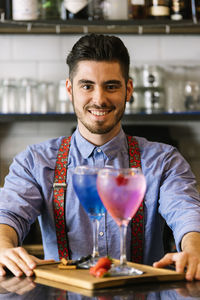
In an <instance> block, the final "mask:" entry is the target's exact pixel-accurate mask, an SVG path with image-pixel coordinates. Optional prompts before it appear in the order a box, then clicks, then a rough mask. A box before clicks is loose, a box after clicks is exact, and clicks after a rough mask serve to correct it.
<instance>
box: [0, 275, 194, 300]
mask: <svg viewBox="0 0 200 300" xmlns="http://www.w3.org/2000/svg"><path fill="white" fill-rule="evenodd" d="M21 299H23V300H49V299H50V300H64V299H66V300H67V299H72V300H76V299H77V300H78V299H84V300H86V299H97V300H111V299H115V300H129V299H133V300H146V299H147V300H154V299H155V300H158V299H159V300H160V299H161V300H170V299H173V300H175V299H200V281H199V282H198V281H194V282H186V281H174V282H165V283H162V282H157V283H140V284H135V285H131V286H130V285H129V286H121V287H117V288H116V287H115V288H109V289H99V290H95V291H88V290H86V289H84V288H81V289H80V288H76V287H72V286H68V285H65V284H61V283H56V282H51V281H49V280H45V279H40V278H35V277H31V278H27V277H22V278H17V277H14V276H6V277H0V300H21Z"/></svg>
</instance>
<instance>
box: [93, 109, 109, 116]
mask: <svg viewBox="0 0 200 300" xmlns="http://www.w3.org/2000/svg"><path fill="white" fill-rule="evenodd" d="M90 113H91V114H92V115H95V116H105V115H107V114H108V113H109V111H98V110H90Z"/></svg>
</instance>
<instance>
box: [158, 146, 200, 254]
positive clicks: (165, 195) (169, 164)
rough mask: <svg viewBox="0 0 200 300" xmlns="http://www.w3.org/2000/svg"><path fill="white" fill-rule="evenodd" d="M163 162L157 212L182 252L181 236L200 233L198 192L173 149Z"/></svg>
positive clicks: (181, 159) (184, 162) (193, 180)
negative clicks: (170, 230)
mask: <svg viewBox="0 0 200 300" xmlns="http://www.w3.org/2000/svg"><path fill="white" fill-rule="evenodd" d="M163 165H164V167H163V172H162V176H161V182H160V195H159V196H160V197H159V204H160V205H159V212H160V213H161V215H162V216H163V218H164V219H165V220H166V222H167V224H168V226H169V227H170V228H171V229H172V231H173V234H174V238H175V242H176V247H177V250H178V251H181V247H180V245H181V240H182V238H183V236H184V235H185V234H186V233H188V232H192V231H197V232H200V199H199V193H198V191H197V188H196V179H195V176H194V174H193V173H192V171H191V168H190V166H189V164H188V163H187V162H186V160H185V159H184V158H183V157H182V155H181V154H180V153H179V152H178V151H177V149H176V148H174V147H171V148H170V151H168V154H167V155H166V157H165V161H164V162H163Z"/></svg>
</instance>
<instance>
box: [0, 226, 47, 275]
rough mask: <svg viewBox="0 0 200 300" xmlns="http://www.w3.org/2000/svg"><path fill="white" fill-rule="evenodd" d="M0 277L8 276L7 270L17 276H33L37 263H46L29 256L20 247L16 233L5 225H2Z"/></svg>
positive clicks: (0, 233)
mask: <svg viewBox="0 0 200 300" xmlns="http://www.w3.org/2000/svg"><path fill="white" fill-rule="evenodd" d="M0 237H1V243H0V276H4V275H6V270H5V268H7V269H9V270H10V271H11V272H12V273H13V274H14V275H15V276H17V277H19V276H21V275H23V273H24V274H25V275H26V276H32V275H33V269H34V268H35V267H36V265H37V263H42V262H44V261H43V260H41V259H38V258H37V257H34V256H32V255H29V254H28V253H27V251H26V250H25V249H24V248H23V247H18V236H17V233H16V231H15V230H14V229H13V228H12V227H10V226H8V225H4V224H0Z"/></svg>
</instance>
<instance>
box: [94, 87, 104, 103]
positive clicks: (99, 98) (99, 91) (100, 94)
mask: <svg viewBox="0 0 200 300" xmlns="http://www.w3.org/2000/svg"><path fill="white" fill-rule="evenodd" d="M93 102H94V103H95V104H96V105H99V106H102V105H103V104H105V103H106V92H105V91H104V89H103V88H102V87H96V88H95V89H94V93H93Z"/></svg>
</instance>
